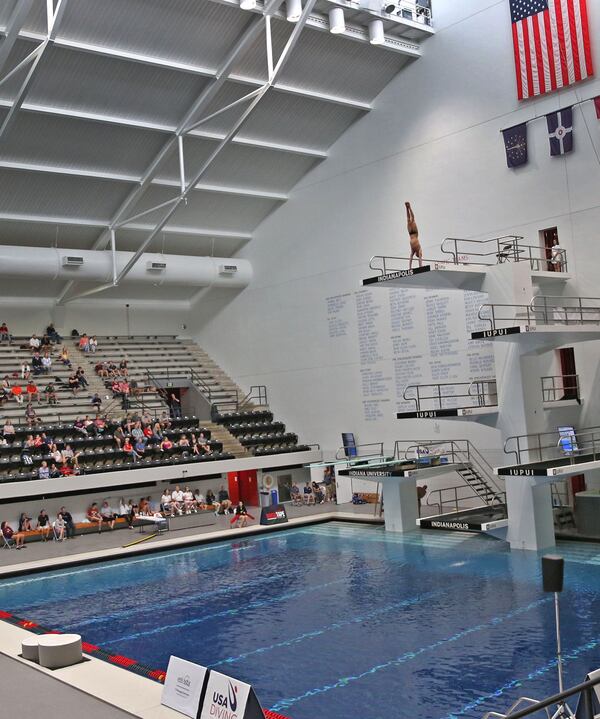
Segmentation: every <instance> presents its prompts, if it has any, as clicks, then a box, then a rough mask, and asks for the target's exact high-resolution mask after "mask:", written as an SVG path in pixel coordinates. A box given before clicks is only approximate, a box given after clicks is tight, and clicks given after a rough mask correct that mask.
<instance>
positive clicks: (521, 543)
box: [506, 477, 556, 551]
mask: <svg viewBox="0 0 600 719" xmlns="http://www.w3.org/2000/svg"><path fill="white" fill-rule="evenodd" d="M542 482H543V483H541V482H540V478H535V477H506V505H507V509H508V533H507V535H506V539H507V541H508V542H509V543H510V546H511V549H531V550H534V551H538V550H541V549H548V548H550V547H554V546H555V544H556V542H555V539H554V517H553V513H552V497H551V493H550V484H549V483H548V482H547V481H545V480H542Z"/></svg>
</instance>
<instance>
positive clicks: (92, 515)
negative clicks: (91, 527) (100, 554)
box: [85, 502, 102, 532]
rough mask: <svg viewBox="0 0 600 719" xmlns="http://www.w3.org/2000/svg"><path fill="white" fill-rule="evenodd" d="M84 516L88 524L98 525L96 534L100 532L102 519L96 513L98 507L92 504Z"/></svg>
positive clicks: (97, 512)
mask: <svg viewBox="0 0 600 719" xmlns="http://www.w3.org/2000/svg"><path fill="white" fill-rule="evenodd" d="M85 516H86V519H87V521H88V522H91V523H92V524H97V525H98V532H101V531H102V517H101V515H100V512H99V511H98V505H97V504H96V502H94V503H93V504H92V505H90V506H89V507H88V509H87V512H86V513H85Z"/></svg>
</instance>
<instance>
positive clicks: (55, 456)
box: [49, 444, 63, 471]
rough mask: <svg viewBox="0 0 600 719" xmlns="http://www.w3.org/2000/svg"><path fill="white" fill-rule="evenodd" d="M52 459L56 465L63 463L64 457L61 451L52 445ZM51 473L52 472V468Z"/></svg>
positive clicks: (50, 453)
mask: <svg viewBox="0 0 600 719" xmlns="http://www.w3.org/2000/svg"><path fill="white" fill-rule="evenodd" d="M49 455H50V458H51V459H52V460H54V462H55V463H56V464H58V463H60V462H62V459H63V456H62V452H61V451H60V449H59V448H58V447H57V446H56V445H55V444H52V445H50V452H49ZM50 471H52V468H50Z"/></svg>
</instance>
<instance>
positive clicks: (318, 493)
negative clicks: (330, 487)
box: [312, 481, 325, 504]
mask: <svg viewBox="0 0 600 719" xmlns="http://www.w3.org/2000/svg"><path fill="white" fill-rule="evenodd" d="M312 493H313V497H314V498H315V504H323V502H324V501H325V495H324V494H323V490H322V489H321V487H320V486H319V485H318V484H317V483H316V482H315V481H313V483H312Z"/></svg>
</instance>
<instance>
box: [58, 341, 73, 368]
mask: <svg viewBox="0 0 600 719" xmlns="http://www.w3.org/2000/svg"><path fill="white" fill-rule="evenodd" d="M59 360H60V361H61V362H62V363H63V364H64V365H65V366H67V367H68V368H69V369H71V359H70V357H69V350H68V349H67V348H66V347H65V346H64V345H63V347H62V349H61V351H60V356H59Z"/></svg>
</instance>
